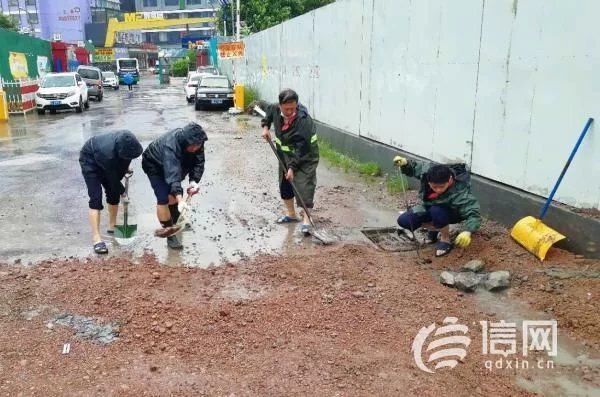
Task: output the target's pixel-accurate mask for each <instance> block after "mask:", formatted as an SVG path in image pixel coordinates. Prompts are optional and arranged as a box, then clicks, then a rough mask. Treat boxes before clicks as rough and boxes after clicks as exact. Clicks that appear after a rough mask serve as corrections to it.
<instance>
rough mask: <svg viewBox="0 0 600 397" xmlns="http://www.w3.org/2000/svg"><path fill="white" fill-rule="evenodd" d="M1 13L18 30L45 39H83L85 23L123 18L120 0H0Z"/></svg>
mask: <svg viewBox="0 0 600 397" xmlns="http://www.w3.org/2000/svg"><path fill="white" fill-rule="evenodd" d="M0 12H2V13H3V14H5V15H8V16H9V17H10V18H12V19H13V20H14V21H15V22H16V23H17V24H18V25H19V27H20V32H21V33H26V34H31V35H32V36H36V37H39V38H42V39H44V40H55V39H57V38H60V40H62V41H65V42H69V43H77V42H80V41H85V24H86V23H91V22H96V23H106V22H107V21H108V19H109V18H122V16H123V12H122V11H121V0H0Z"/></svg>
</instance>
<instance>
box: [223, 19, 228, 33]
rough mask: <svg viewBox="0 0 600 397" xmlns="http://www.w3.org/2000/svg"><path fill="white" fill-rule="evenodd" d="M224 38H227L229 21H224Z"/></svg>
mask: <svg viewBox="0 0 600 397" xmlns="http://www.w3.org/2000/svg"><path fill="white" fill-rule="evenodd" d="M223 36H225V37H227V21H223Z"/></svg>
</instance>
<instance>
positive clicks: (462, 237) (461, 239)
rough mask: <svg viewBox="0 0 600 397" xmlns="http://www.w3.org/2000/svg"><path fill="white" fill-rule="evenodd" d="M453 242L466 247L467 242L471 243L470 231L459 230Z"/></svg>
mask: <svg viewBox="0 0 600 397" xmlns="http://www.w3.org/2000/svg"><path fill="white" fill-rule="evenodd" d="M454 244H456V246H457V247H460V248H466V247H468V246H469V244H471V232H461V233H460V234H459V235H458V236H456V240H454Z"/></svg>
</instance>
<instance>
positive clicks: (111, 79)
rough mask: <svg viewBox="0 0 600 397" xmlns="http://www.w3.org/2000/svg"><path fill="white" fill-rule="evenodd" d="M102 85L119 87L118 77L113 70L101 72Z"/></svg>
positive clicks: (116, 88) (115, 88)
mask: <svg viewBox="0 0 600 397" xmlns="http://www.w3.org/2000/svg"><path fill="white" fill-rule="evenodd" d="M102 86H104V87H112V88H113V89H114V90H118V89H119V79H118V78H117V75H116V74H115V72H102Z"/></svg>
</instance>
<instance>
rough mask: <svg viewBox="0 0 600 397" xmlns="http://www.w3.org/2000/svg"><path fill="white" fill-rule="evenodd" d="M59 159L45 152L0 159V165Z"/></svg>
mask: <svg viewBox="0 0 600 397" xmlns="http://www.w3.org/2000/svg"><path fill="white" fill-rule="evenodd" d="M58 160H59V159H58V158H57V157H54V156H50V155H47V154H37V153H32V154H26V155H24V156H21V157H17V158H13V159H10V160H2V161H0V167H20V166H24V165H31V164H37V163H41V162H45V161H58Z"/></svg>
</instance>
